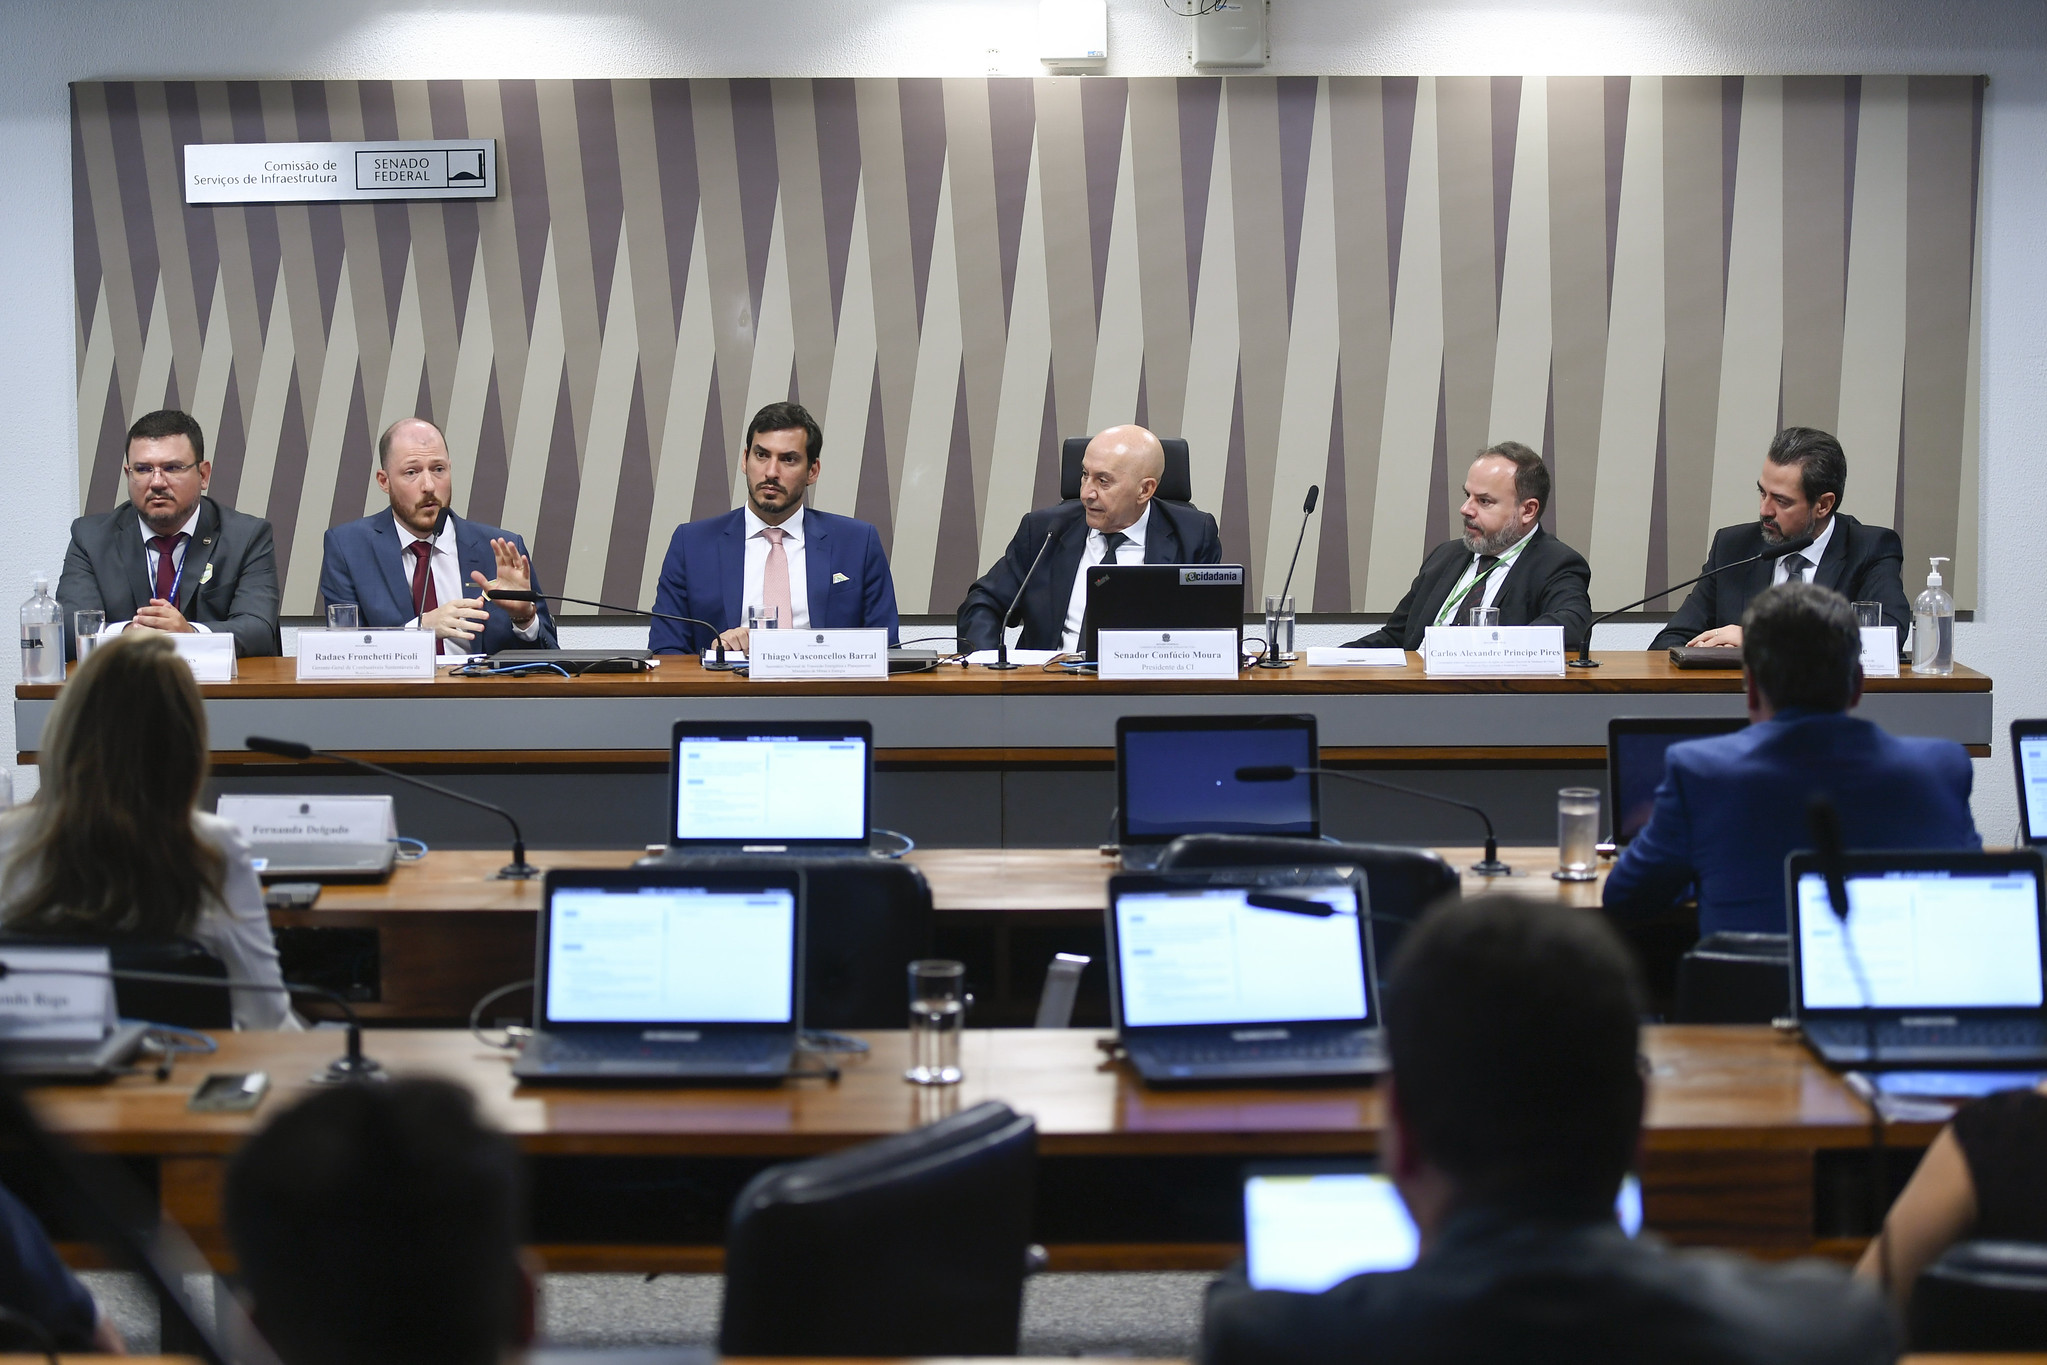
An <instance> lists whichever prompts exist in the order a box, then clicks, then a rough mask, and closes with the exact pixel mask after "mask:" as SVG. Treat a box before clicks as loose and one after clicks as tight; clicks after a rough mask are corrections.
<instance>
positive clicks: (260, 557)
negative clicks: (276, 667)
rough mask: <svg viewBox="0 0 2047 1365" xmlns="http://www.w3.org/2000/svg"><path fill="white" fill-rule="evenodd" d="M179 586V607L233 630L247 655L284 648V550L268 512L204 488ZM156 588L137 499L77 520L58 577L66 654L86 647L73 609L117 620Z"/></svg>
mask: <svg viewBox="0 0 2047 1365" xmlns="http://www.w3.org/2000/svg"><path fill="white" fill-rule="evenodd" d="M177 593H178V600H177V603H176V606H177V608H178V610H179V611H181V612H183V613H184V616H185V619H186V620H187V621H190V622H192V623H193V624H195V625H203V626H205V627H207V628H208V629H209V630H212V631H213V632H215V633H216V634H219V633H223V632H224V633H227V634H231V635H233V636H234V637H235V653H236V654H238V655H240V656H242V657H243V658H257V657H264V656H274V655H278V654H282V653H283V652H284V645H283V640H282V639H281V637H280V636H279V635H278V631H277V552H276V549H275V548H274V546H273V545H272V543H271V537H270V523H269V522H267V521H265V520H263V519H262V518H261V517H252V516H249V515H248V514H247V513H244V512H237V511H235V510H234V508H232V507H222V506H221V505H220V504H219V503H217V502H215V501H214V500H213V499H212V498H209V497H206V496H204V495H203V494H202V495H201V496H200V499H199V521H198V524H197V525H195V526H194V527H193V528H192V539H191V541H190V542H189V543H188V544H187V545H186V546H185V562H184V570H183V572H182V574H181V575H180V576H179V578H178V588H177ZM155 595H156V588H155V585H154V584H153V583H152V582H151V581H150V577H149V556H148V555H147V554H146V553H145V552H144V550H143V545H142V514H141V513H139V512H137V511H136V510H135V504H133V503H123V504H121V505H120V506H119V507H117V508H115V509H114V510H113V511H111V512H102V513H100V514H99V515H97V516H90V517H80V518H79V519H78V520H76V521H74V522H72V523H71V547H70V548H69V549H68V550H66V551H65V552H64V573H63V576H62V577H60V578H59V579H58V580H57V603H58V605H59V606H61V607H62V608H63V609H64V655H65V657H66V658H76V657H77V654H78V643H77V641H75V640H74V639H72V638H71V636H72V631H71V613H72V612H74V611H87V610H99V611H104V612H105V613H106V614H107V624H108V625H114V624H116V623H117V622H121V621H132V620H134V619H135V613H136V612H137V611H139V610H141V609H142V608H143V607H145V606H148V605H149V600H150V598H152V597H154V596H155Z"/></svg>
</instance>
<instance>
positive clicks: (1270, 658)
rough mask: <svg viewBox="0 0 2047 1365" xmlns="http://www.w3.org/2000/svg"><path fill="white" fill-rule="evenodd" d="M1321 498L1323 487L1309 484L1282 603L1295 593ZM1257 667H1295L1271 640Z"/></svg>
mask: <svg viewBox="0 0 2047 1365" xmlns="http://www.w3.org/2000/svg"><path fill="white" fill-rule="evenodd" d="M1321 497H1322V485H1321V484H1319V483H1311V484H1309V485H1308V500H1307V501H1306V502H1304V503H1302V504H1301V531H1300V534H1299V535H1297V536H1295V537H1294V557H1293V558H1292V559H1291V560H1289V561H1288V563H1287V566H1286V583H1285V585H1284V586H1282V587H1281V588H1280V590H1279V599H1280V601H1282V602H1284V601H1286V595H1287V594H1288V593H1289V592H1292V591H1293V587H1294V569H1295V567H1296V566H1298V565H1299V564H1300V562H1301V545H1302V543H1303V542H1304V541H1306V540H1307V538H1308V518H1309V517H1312V516H1314V515H1315V504H1316V503H1317V502H1318V501H1320V500H1321ZM1255 666H1256V667H1258V668H1292V667H1293V665H1292V664H1290V663H1288V662H1287V661H1286V660H1284V659H1282V658H1280V657H1279V650H1278V649H1276V648H1275V647H1274V646H1273V643H1272V641H1270V640H1267V641H1266V642H1265V654H1264V657H1262V658H1261V659H1259V660H1258V662H1257V664H1256V665H1255Z"/></svg>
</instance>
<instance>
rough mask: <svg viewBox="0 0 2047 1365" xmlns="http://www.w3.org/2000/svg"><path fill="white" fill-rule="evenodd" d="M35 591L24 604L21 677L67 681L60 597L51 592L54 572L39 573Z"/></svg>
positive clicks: (36, 679)
mask: <svg viewBox="0 0 2047 1365" xmlns="http://www.w3.org/2000/svg"><path fill="white" fill-rule="evenodd" d="M35 581H36V590H35V595H34V596H32V597H30V598H29V599H28V601H26V602H24V603H22V604H21V680H22V681H23V682H27V683H53V682H62V681H64V627H63V625H62V624H60V619H61V618H60V614H59V613H60V610H61V609H60V608H59V607H58V606H57V599H56V598H54V597H52V596H50V576H49V575H48V574H46V573H39V574H37V575H36V580H35Z"/></svg>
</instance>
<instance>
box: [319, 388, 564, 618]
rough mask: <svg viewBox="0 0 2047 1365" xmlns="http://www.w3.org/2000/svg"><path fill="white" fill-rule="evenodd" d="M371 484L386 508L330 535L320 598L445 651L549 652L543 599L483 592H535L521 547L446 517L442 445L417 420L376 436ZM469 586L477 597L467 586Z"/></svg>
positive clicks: (448, 490)
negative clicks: (417, 631)
mask: <svg viewBox="0 0 2047 1365" xmlns="http://www.w3.org/2000/svg"><path fill="white" fill-rule="evenodd" d="M377 487H379V488H381V489H383V490H384V492H385V493H386V494H388V495H389V496H390V499H391V510H389V511H388V512H378V513H376V514H375V515H374V516H367V517H364V518H363V519H362V520H361V521H351V522H348V523H346V524H345V525H341V526H336V527H335V528H333V529H332V530H330V531H329V532H327V538H326V540H325V542H324V545H323V548H322V558H321V562H320V600H321V601H323V602H325V603H327V604H328V605H330V606H331V605H333V604H334V603H336V602H353V603H355V604H356V606H357V607H358V608H360V609H361V612H362V623H363V624H364V625H365V626H381V627H397V626H418V627H420V628H422V629H425V630H431V631H432V632H433V633H434V634H435V635H437V636H439V637H440V645H439V649H440V652H441V653H442V654H471V653H474V654H495V653H497V652H498V651H499V650H504V649H552V648H554V645H555V634H554V620H553V618H552V617H551V616H550V615H549V614H548V610H547V604H546V603H545V602H490V601H486V600H485V598H484V593H485V592H489V591H498V590H504V591H514V590H516V591H522V592H524V591H534V590H537V585H536V584H535V583H534V581H533V564H532V561H531V560H529V559H528V558H527V557H526V542H525V541H523V540H521V539H520V538H519V537H518V536H516V535H513V534H512V533H511V532H509V531H501V530H499V529H498V528H497V527H495V526H485V525H484V524H483V523H482V522H478V521H465V520H463V519H462V518H461V517H458V516H456V515H455V514H454V513H453V512H451V511H449V510H448V503H449V501H450V499H451V498H452V496H453V493H454V475H453V472H452V469H451V467H450V464H449V460H448V442H447V438H446V437H444V436H443V435H442V434H441V429H440V428H439V427H437V426H435V425H434V424H433V423H432V422H429V421H427V420H426V419H425V418H423V417H406V418H402V419H400V420H399V421H396V422H393V423H392V424H391V426H390V427H389V428H388V429H387V430H386V431H385V432H384V434H383V435H382V436H380V437H378V438H377ZM472 588H473V589H474V594H473V595H471V594H470V593H469V592H465V589H472Z"/></svg>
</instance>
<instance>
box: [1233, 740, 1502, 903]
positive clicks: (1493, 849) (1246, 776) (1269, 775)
mask: <svg viewBox="0 0 2047 1365" xmlns="http://www.w3.org/2000/svg"><path fill="white" fill-rule="evenodd" d="M1297 777H1340V778H1342V779H1343V780H1344V781H1346V782H1356V783H1359V784H1361V785H1363V786H1367V787H1378V788H1381V789H1382V790H1385V791H1389V792H1398V793H1400V794H1401V795H1402V796H1412V797H1415V798H1417V799H1419V800H1422V801H1440V802H1442V803H1443V804H1444V805H1446V806H1457V807H1460V808H1462V809H1464V810H1468V811H1470V812H1471V813H1472V814H1473V815H1476V816H1477V817H1478V818H1479V819H1481V820H1483V821H1485V857H1483V858H1481V859H1479V861H1477V862H1475V863H1473V864H1472V865H1471V870H1472V871H1473V872H1476V873H1478V874H1479V875H1480V876H1482V877H1504V876H1506V875H1507V874H1509V873H1510V872H1512V871H1513V870H1514V869H1513V868H1511V867H1508V866H1507V865H1506V864H1505V863H1503V862H1501V861H1500V840H1499V837H1498V836H1497V835H1495V834H1494V833H1493V820H1492V817H1491V816H1489V815H1487V814H1486V813H1485V811H1484V810H1482V809H1481V808H1479V807H1478V806H1474V805H1473V804H1472V803H1471V802H1469V801H1459V800H1458V799H1457V798H1456V797H1454V796H1443V795H1441V794H1439V793H1437V792H1425V791H1423V790H1421V789H1420V788H1419V787H1403V786H1400V785H1399V784H1398V783H1394V782H1382V781H1380V780H1379V779H1378V778H1376V777H1366V776H1364V775H1363V774H1362V773H1354V772H1350V771H1349V770H1347V769H1343V768H1324V767H1320V766H1317V767H1310V768H1297V767H1295V766H1294V765H1293V764H1291V763H1271V764H1261V765H1259V766H1256V767H1250V768H1239V769H1237V781H1239V782H1291V781H1293V780H1294V779H1295V778H1297Z"/></svg>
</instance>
